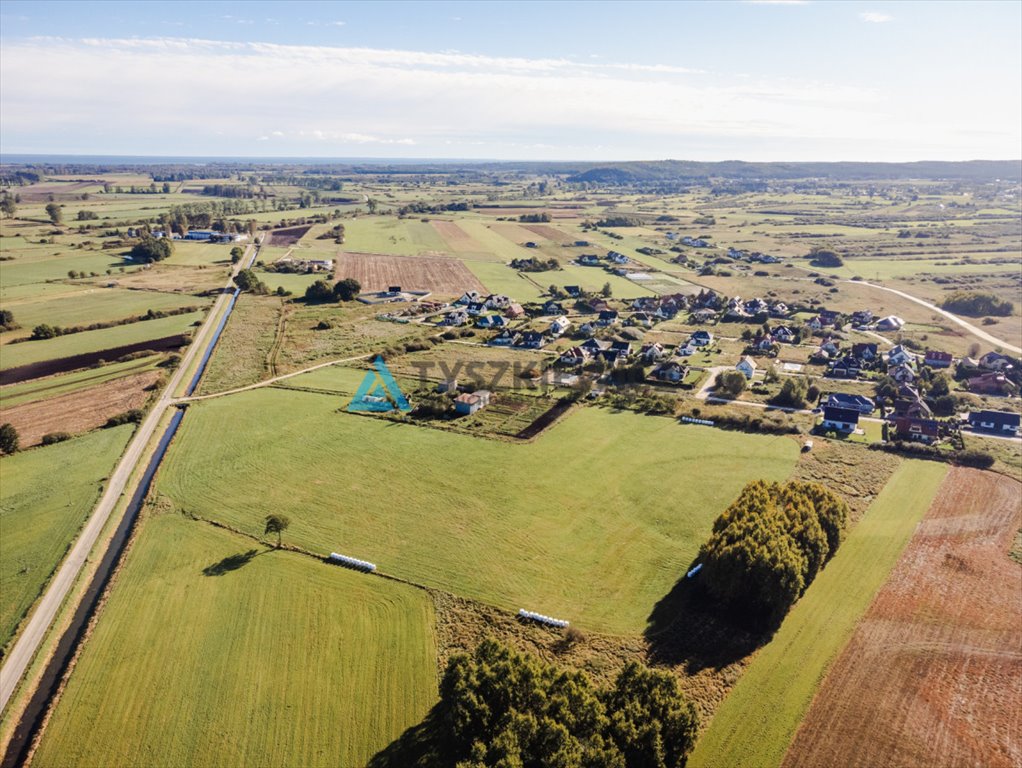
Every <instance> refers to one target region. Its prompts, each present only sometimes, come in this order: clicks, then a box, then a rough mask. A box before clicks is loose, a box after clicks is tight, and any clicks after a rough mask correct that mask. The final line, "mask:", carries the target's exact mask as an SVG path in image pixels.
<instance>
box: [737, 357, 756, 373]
mask: <svg viewBox="0 0 1022 768" xmlns="http://www.w3.org/2000/svg"><path fill="white" fill-rule="evenodd" d="M756 368H757V366H756V361H755V360H753V359H752V358H751V357H749V356H748V355H746V356H745V357H743V358H742V359H741V360H740V361H739V363H738V365H736V366H735V369H736V370H739V371H741V372H742V373H743V374H745V378H747V379H751V378H752V376H753V374H754V373H756Z"/></svg>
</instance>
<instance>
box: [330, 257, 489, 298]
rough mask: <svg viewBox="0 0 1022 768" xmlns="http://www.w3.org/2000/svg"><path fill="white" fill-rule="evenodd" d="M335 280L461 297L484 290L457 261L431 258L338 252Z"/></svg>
mask: <svg viewBox="0 0 1022 768" xmlns="http://www.w3.org/2000/svg"><path fill="white" fill-rule="evenodd" d="M335 274H336V277H337V279H338V280H340V279H342V278H345V277H353V278H355V279H356V280H358V282H359V283H360V284H361V285H362V290H363V291H367V292H368V291H385V290H387V288H388V287H389V286H392V285H400V286H401V287H402V288H403V289H404V290H406V291H433V292H435V293H441V294H461V293H464V292H465V291H470V290H471V291H485V290H486V288H485V287H484V286H483V284H482V283H480V282H479V280H478V279H477V278H476V276H475V275H473V274H472V273H471V272H469V270H468V267H466V266H465V265H464V264H462V263H461V262H460V261H458V260H457V259H448V258H443V257H432V256H385V255H382V254H377V253H350V252H348V253H341V254H339V255H338V258H337V269H336V273H335Z"/></svg>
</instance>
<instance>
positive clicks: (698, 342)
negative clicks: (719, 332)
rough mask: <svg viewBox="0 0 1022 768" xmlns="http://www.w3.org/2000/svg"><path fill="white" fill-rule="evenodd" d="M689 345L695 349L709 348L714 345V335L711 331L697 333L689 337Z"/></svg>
mask: <svg viewBox="0 0 1022 768" xmlns="http://www.w3.org/2000/svg"><path fill="white" fill-rule="evenodd" d="M688 343H689V344H690V345H691V346H693V347H708V346H710V344H712V343H713V334H712V333H710V332H709V331H696V332H695V333H693V334H692V335H691V336H689V338H688Z"/></svg>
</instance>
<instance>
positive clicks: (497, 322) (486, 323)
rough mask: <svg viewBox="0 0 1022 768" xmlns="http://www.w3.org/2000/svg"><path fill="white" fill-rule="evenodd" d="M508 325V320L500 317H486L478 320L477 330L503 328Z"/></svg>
mask: <svg viewBox="0 0 1022 768" xmlns="http://www.w3.org/2000/svg"><path fill="white" fill-rule="evenodd" d="M506 325H507V320H505V319H504V318H503V317H501V316H500V315H484V316H483V317H480V318H477V319H476V327H477V328H503V327H504V326H506Z"/></svg>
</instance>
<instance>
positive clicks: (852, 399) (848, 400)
mask: <svg viewBox="0 0 1022 768" xmlns="http://www.w3.org/2000/svg"><path fill="white" fill-rule="evenodd" d="M827 402H828V403H831V404H833V405H834V406H836V407H838V408H855V407H858V406H861V405H869V406H870V407H871V408H872V407H873V405H874V403H873V401H872V400H870V399H869V398H868V397H866V396H865V395H849V394H846V393H844V392H831V393H830V395H828V396H827Z"/></svg>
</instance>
